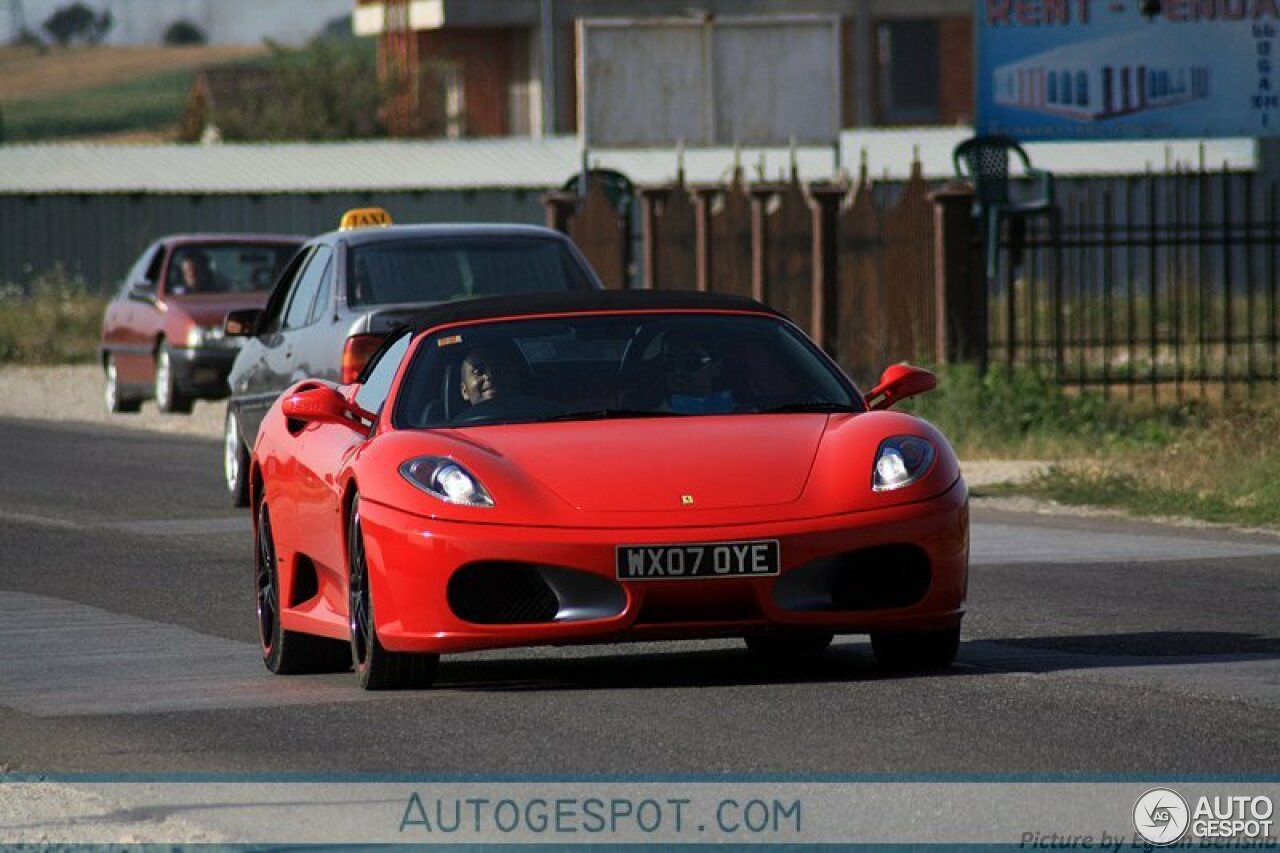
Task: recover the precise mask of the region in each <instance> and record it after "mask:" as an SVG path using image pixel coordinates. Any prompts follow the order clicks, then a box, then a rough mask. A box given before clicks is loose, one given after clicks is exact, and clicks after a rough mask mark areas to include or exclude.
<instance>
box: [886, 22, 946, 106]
mask: <svg viewBox="0 0 1280 853" xmlns="http://www.w3.org/2000/svg"><path fill="white" fill-rule="evenodd" d="M877 40H878V45H879V54H880V56H879V60H880V62H879V65H880V118H881V119H882V120H884V121H886V122H913V121H914V122H929V121H937V120H938V118H939V115H940V104H939V101H940V100H941V98H940V93H939V88H940V85H939V84H940V76H939V64H938V53H939V37H938V22H937V21H920V20H914V21H885V22H883V23H881V24H880V26H879V28H878V31H877Z"/></svg>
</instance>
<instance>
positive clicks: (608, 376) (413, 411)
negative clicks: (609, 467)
mask: <svg viewBox="0 0 1280 853" xmlns="http://www.w3.org/2000/svg"><path fill="white" fill-rule="evenodd" d="M860 411H863V405H862V401H861V399H860V398H859V397H858V396H857V393H856V392H855V391H854V389H853V386H852V385H851V384H850V383H849V381H848V380H847V379H846V378H844V376H843V374H841V373H839V371H837V370H836V369H835V368H834V367H833V366H832V365H831V364H830V362H828V361H827V360H826V359H825V358H823V357H822V356H821V355H820V353H819V352H818V351H817V349H816V348H815V347H814V345H813V344H812V343H811V342H809V340H808V339H807V338H805V337H804V336H803V335H801V334H800V333H798V332H797V331H795V330H794V329H793V328H792V327H791V326H790V325H789V324H787V323H785V322H783V321H781V320H779V319H777V318H773V317H762V316H745V315H728V314H697V313H689V312H683V313H667V314H626V315H617V314H615V315H608V316H600V315H595V316H579V317H563V318H554V319H543V320H510V321H502V322H491V323H482V324H475V325H469V326H465V327H462V328H457V329H453V330H446V331H444V332H437V333H435V334H432V335H429V336H428V337H427V338H426V340H424V341H423V342H422V344H421V345H420V346H419V347H418V348H417V350H416V351H415V355H414V360H413V363H412V364H411V365H410V367H409V370H408V372H407V373H406V375H405V379H404V384H403V386H402V390H401V392H400V395H399V397H398V398H397V403H396V409H395V412H394V413H393V423H394V424H395V425H396V426H397V427H402V428H420V427H444V426H481V425H488V424H503V423H527V422H535V421H556V420H561V421H568V420H594V419H604V418H639V417H684V416H699V415H739V414H761V413H781V412H860Z"/></svg>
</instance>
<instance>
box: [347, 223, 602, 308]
mask: <svg viewBox="0 0 1280 853" xmlns="http://www.w3.org/2000/svg"><path fill="white" fill-rule="evenodd" d="M351 261H352V262H351V277H350V281H349V282H348V286H347V302H348V304H350V305H353V306H355V305H392V304H396V303H403V302H450V301H453V300H455V299H467V298H469V297H472V296H490V295H499V294H505V293H539V292H543V291H564V290H590V289H591V287H592V285H591V281H590V280H589V279H588V278H587V275H586V273H585V272H583V269H582V267H581V265H580V264H579V263H578V262H577V260H576V259H575V258H574V257H573V255H572V254H571V253H570V252H569V250H568V248H567V247H566V246H565V244H564V243H562V242H560V241H559V240H547V239H540V238H526V237H465V238H432V239H429V240H412V241H410V240H405V241H397V242H386V243H382V242H380V243H374V244H371V245H367V246H356V247H355V248H353V249H352V252H351Z"/></svg>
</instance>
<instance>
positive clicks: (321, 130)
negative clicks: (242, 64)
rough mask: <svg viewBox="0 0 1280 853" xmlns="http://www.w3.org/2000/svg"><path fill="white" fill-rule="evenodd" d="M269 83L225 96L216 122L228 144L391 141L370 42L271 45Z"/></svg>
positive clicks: (219, 102) (215, 114)
mask: <svg viewBox="0 0 1280 853" xmlns="http://www.w3.org/2000/svg"><path fill="white" fill-rule="evenodd" d="M268 44H269V46H270V48H271V52H272V56H271V62H270V66H269V70H270V74H269V75H268V77H267V80H266V81H258V82H255V83H253V84H252V85H248V86H246V87H244V89H243V90H242V91H240V92H238V93H235V97H234V98H228V97H226V95H225V93H224V94H221V95H219V97H218V99H217V102H216V103H215V104H214V105H213V109H212V110H211V115H210V119H211V120H212V122H213V124H214V125H216V126H217V128H218V130H219V131H220V132H221V134H222V138H223V139H225V140H228V141H255V140H256V141H283V140H339V139H368V138H372V137H380V136H385V135H386V131H385V127H384V125H383V122H382V120H381V118H380V108H381V105H382V101H383V85H382V84H381V83H380V82H379V80H378V69H377V61H376V56H375V54H374V51H373V45H372V44H370V43H369V42H368V40H363V39H355V40H352V41H342V40H339V39H333V38H320V39H317V40H315V41H313V42H312V43H310V44H308V45H307V46H306V47H302V48H288V47H283V46H281V45H278V44H274V43H270V42H269V43H268Z"/></svg>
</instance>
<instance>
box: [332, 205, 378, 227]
mask: <svg viewBox="0 0 1280 853" xmlns="http://www.w3.org/2000/svg"><path fill="white" fill-rule="evenodd" d="M390 224H391V214H390V213H387V212H386V211H385V210H383V209H382V208H380V207H356V208H352V209H351V210H348V211H347V212H346V213H344V214H342V223H341V224H340V225H338V230H339V231H350V230H351V229H353V228H385V227H386V226H388V225H390Z"/></svg>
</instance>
